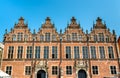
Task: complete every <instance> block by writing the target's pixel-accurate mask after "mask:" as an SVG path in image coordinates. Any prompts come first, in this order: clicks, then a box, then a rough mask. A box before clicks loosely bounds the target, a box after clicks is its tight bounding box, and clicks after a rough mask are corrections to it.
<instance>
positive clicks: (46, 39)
mask: <svg viewBox="0 0 120 78" xmlns="http://www.w3.org/2000/svg"><path fill="white" fill-rule="evenodd" d="M45 41H50V33H45Z"/></svg>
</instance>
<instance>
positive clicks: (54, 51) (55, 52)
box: [52, 46, 57, 58]
mask: <svg viewBox="0 0 120 78" xmlns="http://www.w3.org/2000/svg"><path fill="white" fill-rule="evenodd" d="M52 58H57V46H52Z"/></svg>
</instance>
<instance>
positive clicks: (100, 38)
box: [99, 33, 104, 42]
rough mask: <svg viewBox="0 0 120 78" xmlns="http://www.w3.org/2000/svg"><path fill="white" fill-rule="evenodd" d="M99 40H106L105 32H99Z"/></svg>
mask: <svg viewBox="0 0 120 78" xmlns="http://www.w3.org/2000/svg"><path fill="white" fill-rule="evenodd" d="M99 41H101V42H103V41H104V35H103V33H99Z"/></svg>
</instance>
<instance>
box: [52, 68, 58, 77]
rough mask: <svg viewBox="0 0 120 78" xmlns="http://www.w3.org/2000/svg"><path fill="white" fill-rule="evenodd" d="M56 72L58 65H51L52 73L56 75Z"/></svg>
mask: <svg viewBox="0 0 120 78" xmlns="http://www.w3.org/2000/svg"><path fill="white" fill-rule="evenodd" d="M57 74H58V67H57V66H52V75H57Z"/></svg>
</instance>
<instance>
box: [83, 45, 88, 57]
mask: <svg viewBox="0 0 120 78" xmlns="http://www.w3.org/2000/svg"><path fill="white" fill-rule="evenodd" d="M82 53H83V58H85V59H86V58H88V47H87V46H83V47H82Z"/></svg>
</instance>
